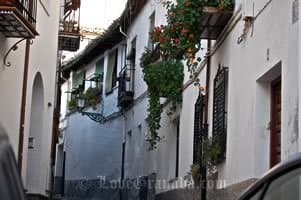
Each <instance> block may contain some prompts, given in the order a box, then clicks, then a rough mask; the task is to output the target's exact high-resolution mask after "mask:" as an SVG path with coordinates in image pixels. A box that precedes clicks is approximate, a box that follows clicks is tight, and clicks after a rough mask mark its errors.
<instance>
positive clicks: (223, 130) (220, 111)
mask: <svg viewBox="0 0 301 200" xmlns="http://www.w3.org/2000/svg"><path fill="white" fill-rule="evenodd" d="M227 88H228V68H227V67H221V66H219V68H218V71H217V74H216V76H215V78H214V92H213V95H214V96H213V126H212V128H213V130H212V135H213V137H214V139H216V141H217V142H218V144H219V147H220V150H221V151H220V155H219V158H218V161H219V162H222V161H223V160H224V159H225V158H226V149H227V95H228V94H227Z"/></svg>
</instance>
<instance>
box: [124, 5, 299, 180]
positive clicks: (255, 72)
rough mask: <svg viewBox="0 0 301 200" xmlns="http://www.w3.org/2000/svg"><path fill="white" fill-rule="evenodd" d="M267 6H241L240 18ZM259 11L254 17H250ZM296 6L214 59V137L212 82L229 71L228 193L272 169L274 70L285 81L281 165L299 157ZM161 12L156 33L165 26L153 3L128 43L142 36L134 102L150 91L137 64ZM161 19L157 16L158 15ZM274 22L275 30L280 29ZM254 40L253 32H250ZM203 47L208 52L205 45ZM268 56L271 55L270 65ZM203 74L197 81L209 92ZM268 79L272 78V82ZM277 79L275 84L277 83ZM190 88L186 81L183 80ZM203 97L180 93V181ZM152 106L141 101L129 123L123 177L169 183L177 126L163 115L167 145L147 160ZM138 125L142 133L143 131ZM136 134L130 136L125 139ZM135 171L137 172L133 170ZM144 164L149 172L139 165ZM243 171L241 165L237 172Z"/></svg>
mask: <svg viewBox="0 0 301 200" xmlns="http://www.w3.org/2000/svg"><path fill="white" fill-rule="evenodd" d="M267 2H268V1H236V10H239V8H240V7H241V6H242V10H241V11H240V12H239V13H238V14H242V16H245V15H250V14H252V15H253V14H254V15H256V14H257V13H259V12H260V11H261V9H263V8H264V7H265V5H266V3H267ZM253 3H254V11H253ZM292 5H293V1H292V0H291V1H280V0H273V1H272V2H271V3H270V4H269V5H268V6H267V8H266V9H264V10H263V11H262V13H261V15H259V16H258V18H257V19H256V21H255V24H254V33H253V36H252V37H251V36H250V33H249V34H248V36H247V39H246V41H243V42H242V43H241V44H240V45H239V44H237V39H238V37H239V36H240V35H241V33H242V31H243V21H242V20H240V21H239V23H238V24H237V25H236V26H235V27H234V29H233V30H232V31H231V33H230V34H229V36H228V37H227V38H226V40H225V41H224V42H223V44H222V46H221V47H220V48H219V49H218V51H217V52H216V53H215V54H214V56H213V57H212V70H211V77H210V78H211V84H210V88H211V90H210V105H209V108H210V110H209V124H210V127H209V131H210V134H211V130H212V126H211V125H212V98H213V97H212V93H213V91H212V85H213V83H212V80H213V78H214V76H215V74H216V71H217V68H218V64H222V65H224V66H227V67H229V102H228V109H229V114H228V138H227V160H226V162H225V163H224V164H222V165H221V166H219V179H223V180H226V183H227V185H230V184H233V183H237V182H240V181H243V180H246V179H249V178H254V177H259V176H261V175H262V174H263V173H264V172H266V171H267V170H268V168H269V131H268V130H266V129H267V126H268V123H269V121H270V119H269V101H270V97H269V89H268V88H266V87H267V85H266V81H267V79H269V76H270V73H268V72H269V71H270V70H271V69H272V68H273V69H276V68H277V64H278V63H279V62H281V73H282V83H283V86H282V91H283V94H282V96H283V97H282V102H283V105H282V106H283V112H282V133H283V135H282V144H283V146H282V159H285V158H287V157H288V156H289V155H292V154H294V153H295V152H297V150H298V146H297V140H298V118H297V116H298V99H297V98H298V87H297V85H298V76H297V74H298V59H297V58H298V46H297V45H296V44H297V43H298V39H299V36H298V34H299V32H298V23H295V24H293V23H292V7H293V6H292ZM154 10H155V11H156V25H160V24H161V23H164V22H165V19H164V14H163V13H164V9H162V7H161V6H160V5H159V4H156V3H154V2H153V1H150V2H149V3H148V4H147V6H146V7H145V8H144V9H143V10H142V12H141V13H140V15H138V17H137V19H136V21H135V22H134V23H133V25H132V26H131V27H130V29H129V32H128V35H129V39H128V41H129V42H130V41H131V40H132V39H133V38H134V37H136V36H137V62H136V63H138V64H137V66H136V77H135V78H136V79H135V80H136V83H135V97H136V98H137V97H139V96H140V95H141V94H143V93H144V92H145V91H146V85H145V83H144V82H143V79H142V70H141V68H140V67H139V58H140V56H141V53H142V52H143V49H144V47H145V46H146V45H147V41H148V34H147V33H148V30H149V27H148V24H147V23H145V22H148V21H149V16H150V15H151V14H152V13H153V11H154ZM158 14H159V15H158ZM275 22H277V23H275ZM250 32H251V31H250ZM204 45H205V46H206V44H204ZM267 49H269V51H270V55H269V60H267V51H268V50H267ZM205 74H206V70H203V71H202V73H201V74H200V79H201V85H203V86H205ZM270 78H271V77H270ZM274 78H276V77H274ZM185 80H187V74H186V79H185ZM197 95H198V89H197V88H195V87H194V86H190V87H189V88H188V89H186V90H185V91H184V93H183V98H184V100H183V106H182V110H181V112H180V174H179V175H180V176H181V177H183V176H185V175H186V174H187V173H188V172H189V171H190V166H191V164H192V156H193V120H194V103H195V101H196V98H197ZM146 109H147V100H146V99H144V100H142V101H139V102H138V103H137V105H136V106H134V108H133V109H132V110H131V111H129V112H127V116H126V131H125V133H126V134H125V140H126V147H127V148H126V149H127V152H126V162H127V164H126V166H127V167H126V176H127V177H137V176H141V175H147V174H149V173H152V172H157V175H158V178H159V179H167V181H168V180H172V174H173V172H172V170H174V169H173V168H174V167H175V156H174V155H172V152H175V146H174V144H173V141H174V139H175V135H173V132H174V131H173V130H172V129H170V127H171V126H172V125H171V124H172V122H171V121H170V120H168V117H167V116H165V115H164V114H163V118H162V121H161V123H162V128H161V129H160V134H161V135H164V136H165V139H166V140H163V142H161V143H160V145H159V149H158V150H156V151H154V152H147V150H146V149H147V143H146V142H145V141H144V133H145V132H146V131H147V130H146V128H147V127H146V125H145V118H146V116H147V112H146ZM139 125H141V127H142V130H139ZM130 131H131V134H128V133H129V132H130ZM133 163H134V164H133ZM142 163H144V164H142ZM238 163H239V164H238Z"/></svg>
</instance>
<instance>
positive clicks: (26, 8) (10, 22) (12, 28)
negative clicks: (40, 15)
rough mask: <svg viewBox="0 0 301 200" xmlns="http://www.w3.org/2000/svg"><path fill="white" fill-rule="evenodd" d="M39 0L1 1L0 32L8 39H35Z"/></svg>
mask: <svg viewBox="0 0 301 200" xmlns="http://www.w3.org/2000/svg"><path fill="white" fill-rule="evenodd" d="M36 15H37V0H0V32H2V33H3V35H4V36H6V37H12V38H34V37H35V36H36V35H38V33H37V31H36V29H35V26H36Z"/></svg>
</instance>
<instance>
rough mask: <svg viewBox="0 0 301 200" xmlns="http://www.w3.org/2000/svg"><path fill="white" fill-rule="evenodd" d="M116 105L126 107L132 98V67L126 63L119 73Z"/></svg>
mask: <svg viewBox="0 0 301 200" xmlns="http://www.w3.org/2000/svg"><path fill="white" fill-rule="evenodd" d="M118 82H119V88H118V106H120V107H121V108H126V107H128V106H130V105H131V104H132V102H133V100H134V68H133V67H132V65H126V66H125V67H124V68H123V69H122V70H121V72H120V73H119V78H118Z"/></svg>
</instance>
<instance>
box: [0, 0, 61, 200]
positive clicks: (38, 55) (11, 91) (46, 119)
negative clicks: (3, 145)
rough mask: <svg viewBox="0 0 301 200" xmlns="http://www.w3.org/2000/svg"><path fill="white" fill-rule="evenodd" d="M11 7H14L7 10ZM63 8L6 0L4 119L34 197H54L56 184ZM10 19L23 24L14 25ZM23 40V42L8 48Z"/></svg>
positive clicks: (0, 109) (1, 39) (0, 108)
mask: <svg viewBox="0 0 301 200" xmlns="http://www.w3.org/2000/svg"><path fill="white" fill-rule="evenodd" d="M2 4H3V5H2ZM4 4H5V5H4ZM5 9H7V10H9V12H2V11H4V10H5ZM59 9H60V7H59V2H54V1H51V2H50V1H34V0H32V1H26V2H23V1H22V2H21V1H20V2H19V1H4V2H3V1H2V2H1V3H0V10H1V25H0V27H1V32H0V43H1V47H0V51H1V53H0V59H1V63H2V62H3V64H1V72H0V82H1V86H0V90H1V91H2V97H1V101H0V113H1V115H0V123H1V124H3V126H4V128H5V129H6V131H7V132H8V135H9V139H10V142H11V144H12V147H13V149H14V152H15V155H16V158H18V159H17V160H18V164H19V167H20V170H21V174H22V178H23V182H24V186H25V189H26V192H27V194H28V196H29V198H30V197H36V198H40V199H44V198H48V197H49V196H50V190H51V174H52V172H51V170H52V169H51V168H52V167H51V164H52V163H51V146H52V140H53V116H54V109H55V105H56V101H55V98H56V71H57V48H58V31H59ZM7 13H9V14H7ZM6 14H7V15H6ZM9 17H11V18H9ZM8 19H10V20H11V21H10V22H12V21H13V20H15V21H16V22H17V23H20V24H18V25H16V24H15V23H12V24H10V25H9V23H8V22H9V20H8ZM7 23H8V24H7ZM14 25H16V27H13V26H14ZM9 26H10V28H9ZM12 27H13V28H12ZM17 27H18V28H17ZM12 37H15V38H12ZM21 39H26V40H22V41H21ZM18 41H20V42H19V43H18V44H17V45H16V46H18V48H14V50H13V51H10V53H8V52H9V49H10V48H11V47H13V46H14V45H15V44H16V42H18ZM5 64H8V65H5Z"/></svg>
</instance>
